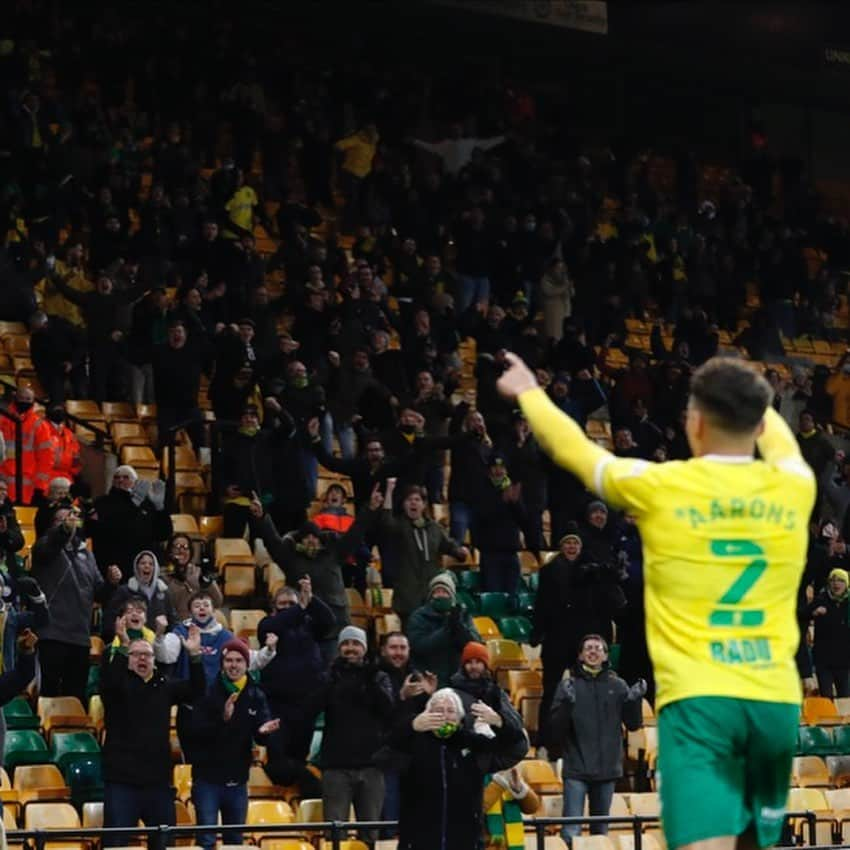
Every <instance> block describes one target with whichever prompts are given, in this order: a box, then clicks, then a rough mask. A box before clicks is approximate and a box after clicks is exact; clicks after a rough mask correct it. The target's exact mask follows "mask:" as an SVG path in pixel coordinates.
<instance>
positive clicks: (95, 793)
mask: <svg viewBox="0 0 850 850" xmlns="http://www.w3.org/2000/svg"><path fill="white" fill-rule="evenodd" d="M64 775H65V781H66V782H67V783H68V787H69V788H70V789H71V802H72V803H73V804H74V805H75V806H77V807H78V808H79V807H80V806H82V805H83V803H91V802H98V801H99V800H102V799H103V773H102V770H101V762H100V755H86V756H78V757H77V758H75V759H73V760H72V761H70V762H69V763H68V764H67V766H66V768H65V770H64Z"/></svg>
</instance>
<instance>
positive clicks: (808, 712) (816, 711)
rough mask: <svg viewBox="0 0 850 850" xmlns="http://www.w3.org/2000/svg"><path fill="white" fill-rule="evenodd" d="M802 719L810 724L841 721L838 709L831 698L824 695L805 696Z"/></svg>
mask: <svg viewBox="0 0 850 850" xmlns="http://www.w3.org/2000/svg"><path fill="white" fill-rule="evenodd" d="M803 721H804V722H805V723H808V724H810V725H814V724H819V723H825V724H835V723H840V722H841V717H840V716H839V714H838V709H837V708H836V707H835V703H834V702H833V701H832V700H831V699H827V698H826V697H806V698H805V699H804V700H803Z"/></svg>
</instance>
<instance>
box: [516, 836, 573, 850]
mask: <svg viewBox="0 0 850 850" xmlns="http://www.w3.org/2000/svg"><path fill="white" fill-rule="evenodd" d="M525 850H537V836H536V835H535V834H534V833H533V832H527V833H526V834H525ZM543 850H567V845H566V843H565V842H564V839H563V838H561V836H560V835H546V836H544V838H543Z"/></svg>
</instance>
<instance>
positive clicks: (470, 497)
mask: <svg viewBox="0 0 850 850" xmlns="http://www.w3.org/2000/svg"><path fill="white" fill-rule="evenodd" d="M461 431H462V432H463V433H465V434H466V435H467V436H468V437H469V439H467V440H462V441H461V442H459V443H457V444H456V445H455V446H454V447H453V448H452V451H451V470H452V473H451V476H450V477H449V506H450V508H451V525H450V530H451V536H452V537H453V538H454V539H455V540H460V541H463V540H465V539H466V533H467V531H469V527H470V525H471V524H472V508H473V505H474V504H475V500H476V498H477V495H478V493H480V492H481V490H482V488H483V487H484V484H485V483H486V481H487V476H488V465H487V464H488V461H489V459H490V455H491V454H492V453H493V441H492V440H491V439H490V435H489V434H488V433H487V425H486V423H485V422H484V417H483V416H482V415H481V413H480V411H478V410H470V411H468V412H467V414H466V415H465V416H464V418H463V424H462V425H461Z"/></svg>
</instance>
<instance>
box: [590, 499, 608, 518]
mask: <svg viewBox="0 0 850 850" xmlns="http://www.w3.org/2000/svg"><path fill="white" fill-rule="evenodd" d="M594 511H604V512H605V513H606V514H607V513H608V505H606V504H605V502H603V501H602V500H601V499H595V500H594V501H592V502H591V503H590V504H589V505H588V506H587V515H588V516H590V514H592V513H593V512H594Z"/></svg>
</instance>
